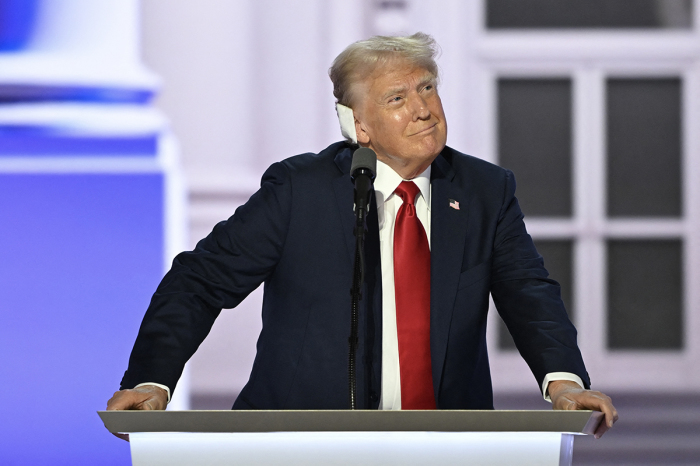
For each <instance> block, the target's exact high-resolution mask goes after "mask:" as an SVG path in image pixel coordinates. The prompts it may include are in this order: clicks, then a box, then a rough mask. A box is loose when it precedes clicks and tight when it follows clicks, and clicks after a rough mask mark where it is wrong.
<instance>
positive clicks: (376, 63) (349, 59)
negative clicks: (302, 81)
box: [328, 32, 439, 108]
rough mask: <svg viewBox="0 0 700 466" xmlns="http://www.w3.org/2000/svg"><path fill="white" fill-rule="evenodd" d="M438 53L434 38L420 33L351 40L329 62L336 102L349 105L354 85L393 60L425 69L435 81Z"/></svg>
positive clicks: (329, 73)
mask: <svg viewBox="0 0 700 466" xmlns="http://www.w3.org/2000/svg"><path fill="white" fill-rule="evenodd" d="M438 54H439V46H438V44H437V42H435V39H433V38H432V37H431V36H429V35H428V34H425V33H422V32H417V33H415V34H413V35H411V36H395V37H390V36H374V37H371V38H369V39H366V40H361V41H358V42H355V43H353V44H350V45H349V46H348V47H347V48H346V49H345V50H343V51H342V52H341V53H340V55H338V56H337V57H336V59H335V60H333V65H332V66H331V67H330V69H329V70H328V75H329V76H330V78H331V81H333V95H334V96H335V98H336V99H337V100H338V103H339V104H341V105H345V106H346V107H350V108H352V104H353V102H354V99H355V97H356V96H354V95H353V87H354V84H356V83H358V82H360V81H362V80H364V79H365V78H367V77H368V76H370V75H371V74H372V73H373V72H374V71H375V70H376V69H377V68H379V67H380V66H382V65H385V64H386V63H388V62H389V61H391V60H395V59H400V60H405V61H407V62H409V63H411V64H413V65H415V66H418V67H421V68H425V69H426V70H428V71H429V72H430V73H431V74H432V75H433V76H434V77H435V80H436V81H437V79H438V66H437V63H436V62H435V57H436V56H437V55H438Z"/></svg>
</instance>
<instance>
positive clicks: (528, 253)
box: [491, 170, 590, 388]
mask: <svg viewBox="0 0 700 466" xmlns="http://www.w3.org/2000/svg"><path fill="white" fill-rule="evenodd" d="M492 257H493V262H492V279H491V294H492V296H493V300H494V303H495V305H496V308H497V310H498V312H499V314H500V315H501V317H502V318H503V320H504V322H505V324H506V326H507V327H508V330H509V331H510V333H511V335H512V336H513V340H514V341H515V345H516V347H517V348H518V351H519V352H520V354H521V355H522V357H523V358H524V359H525V361H526V362H527V364H528V366H530V369H531V370H532V372H533V374H534V375H535V378H536V379H537V382H538V385H539V386H540V387H541V386H542V382H543V380H544V377H545V376H546V375H547V374H548V373H550V372H571V373H574V374H576V375H578V376H579V377H581V379H582V380H583V382H584V385H585V388H589V387H590V380H589V377H588V373H587V372H586V369H585V366H584V363H583V359H582V357H581V352H580V351H579V349H578V345H577V342H576V329H575V328H574V326H573V324H572V323H571V321H570V320H569V318H568V316H567V313H566V310H565V308H564V304H563V302H562V300H561V293H560V287H559V284H558V283H557V282H556V281H554V280H552V279H550V278H548V276H549V274H548V272H547V270H546V269H545V267H544V261H543V259H542V256H540V255H539V254H538V253H537V250H536V249H535V245H534V244H533V242H532V238H531V237H530V235H528V233H527V231H526V229H525V223H524V222H523V214H522V212H521V210H520V206H519V205H518V201H517V199H516V197H515V179H514V177H513V174H512V172H510V171H508V170H507V171H506V179H505V189H504V194H503V203H502V208H501V212H500V214H499V218H498V225H497V228H496V238H495V241H494V252H493V256H492Z"/></svg>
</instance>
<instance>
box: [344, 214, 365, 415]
mask: <svg viewBox="0 0 700 466" xmlns="http://www.w3.org/2000/svg"><path fill="white" fill-rule="evenodd" d="M365 227H366V212H365V210H364V209H360V208H357V207H356V208H355V231H354V234H355V262H354V266H353V274H352V288H351V289H350V296H351V305H350V306H351V312H350V338H349V339H348V342H349V344H350V352H349V361H348V376H349V380H350V409H356V399H357V372H356V365H357V364H356V360H355V359H356V354H357V342H358V337H357V327H358V322H359V306H360V300H361V299H362V284H363V283H364V281H365V277H364V275H365V229H366V228H365Z"/></svg>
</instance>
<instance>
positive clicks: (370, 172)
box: [350, 147, 377, 228]
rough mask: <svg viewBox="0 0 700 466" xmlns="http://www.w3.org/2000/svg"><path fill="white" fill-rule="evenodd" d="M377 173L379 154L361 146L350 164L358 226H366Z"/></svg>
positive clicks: (353, 155)
mask: <svg viewBox="0 0 700 466" xmlns="http://www.w3.org/2000/svg"><path fill="white" fill-rule="evenodd" d="M376 175H377V154H375V153H374V151H373V150H372V149H369V148H367V147H360V148H359V149H357V150H356V151H355V152H354V153H353V154H352V165H351V166H350V179H351V180H352V182H353V183H354V184H355V215H356V220H357V223H356V227H362V228H364V223H365V213H366V212H367V207H368V204H369V192H370V189H371V188H372V182H373V181H374V178H375V176H376Z"/></svg>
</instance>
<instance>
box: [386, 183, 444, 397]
mask: <svg viewBox="0 0 700 466" xmlns="http://www.w3.org/2000/svg"><path fill="white" fill-rule="evenodd" d="M419 192H420V190H419V189H418V186H416V184H415V183H414V182H413V181H403V182H402V183H401V184H400V185H399V187H398V188H396V191H394V193H395V194H396V195H397V196H399V197H400V198H401V199H402V200H403V204H402V205H401V207H400V208H399V212H398V213H397V214H396V225H395V227H394V289H395V290H396V330H397V333H398V340H399V367H400V372H401V408H402V409H435V394H434V392H433V374H432V369H431V363H430V246H429V245H428V237H427V235H426V234H425V229H423V225H422V224H421V223H420V220H419V219H418V216H417V215H416V206H415V204H414V202H415V199H416V196H417V195H418V193H419Z"/></svg>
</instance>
